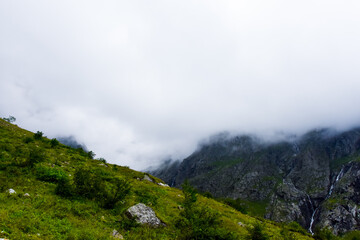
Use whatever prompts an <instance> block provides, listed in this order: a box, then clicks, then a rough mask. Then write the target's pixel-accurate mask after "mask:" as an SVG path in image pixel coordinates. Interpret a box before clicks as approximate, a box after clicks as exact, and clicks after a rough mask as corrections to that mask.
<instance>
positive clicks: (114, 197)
mask: <svg viewBox="0 0 360 240" xmlns="http://www.w3.org/2000/svg"><path fill="white" fill-rule="evenodd" d="M130 189H131V186H130V183H129V182H128V181H126V180H125V179H121V178H118V177H114V178H113V179H112V180H111V181H110V184H109V183H108V184H107V187H106V188H105V189H103V190H102V191H101V193H100V194H101V196H100V198H101V201H102V206H103V207H104V208H108V209H111V208H113V207H114V206H115V205H116V203H118V202H119V201H122V200H123V199H124V198H125V197H126V195H128V194H129V193H130Z"/></svg>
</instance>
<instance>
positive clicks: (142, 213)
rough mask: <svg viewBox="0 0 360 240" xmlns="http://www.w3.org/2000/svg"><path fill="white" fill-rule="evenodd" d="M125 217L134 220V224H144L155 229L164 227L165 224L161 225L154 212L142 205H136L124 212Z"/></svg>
mask: <svg viewBox="0 0 360 240" xmlns="http://www.w3.org/2000/svg"><path fill="white" fill-rule="evenodd" d="M126 215H127V216H128V217H129V218H132V219H135V220H136V222H138V223H140V224H142V225H143V224H146V225H149V226H151V227H155V228H156V227H160V226H165V224H164V223H162V222H161V221H160V219H159V218H158V217H157V216H156V214H155V212H154V210H152V208H150V207H148V206H146V205H145V204H143V203H138V204H136V205H134V206H132V207H130V208H129V209H128V210H127V211H126Z"/></svg>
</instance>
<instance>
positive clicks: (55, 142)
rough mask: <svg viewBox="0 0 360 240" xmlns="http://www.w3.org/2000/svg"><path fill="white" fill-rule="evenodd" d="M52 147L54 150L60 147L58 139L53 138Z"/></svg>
mask: <svg viewBox="0 0 360 240" xmlns="http://www.w3.org/2000/svg"><path fill="white" fill-rule="evenodd" d="M50 145H51V147H52V148H54V147H56V146H58V145H59V141H58V140H57V139H56V138H53V139H51V140H50Z"/></svg>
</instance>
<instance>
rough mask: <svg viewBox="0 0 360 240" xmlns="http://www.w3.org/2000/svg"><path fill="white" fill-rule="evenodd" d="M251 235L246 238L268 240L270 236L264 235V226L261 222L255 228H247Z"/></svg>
mask: <svg viewBox="0 0 360 240" xmlns="http://www.w3.org/2000/svg"><path fill="white" fill-rule="evenodd" d="M247 230H248V232H249V234H248V236H247V237H246V239H248V240H268V239H270V238H269V236H268V235H267V234H266V233H264V226H263V225H262V224H261V223H260V222H256V223H255V224H254V225H253V227H248V228H247Z"/></svg>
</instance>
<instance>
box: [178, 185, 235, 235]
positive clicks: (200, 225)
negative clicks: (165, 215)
mask: <svg viewBox="0 0 360 240" xmlns="http://www.w3.org/2000/svg"><path fill="white" fill-rule="evenodd" d="M182 189H183V194H184V196H185V199H184V202H183V206H184V210H183V211H182V212H181V213H180V218H179V219H178V220H177V222H176V226H177V227H179V228H180V229H182V234H183V236H182V237H183V238H184V239H199V240H201V239H219V240H221V239H224V240H225V239H226V240H231V239H236V238H235V236H234V234H232V233H231V232H229V231H228V230H226V229H225V228H223V227H222V226H221V220H220V217H219V215H218V214H217V213H214V212H212V211H210V210H209V209H208V208H206V207H199V206H198V205H197V204H196V202H197V196H196V190H195V189H194V188H193V187H192V186H191V185H190V184H189V183H188V181H185V182H184V184H183V185H182Z"/></svg>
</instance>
